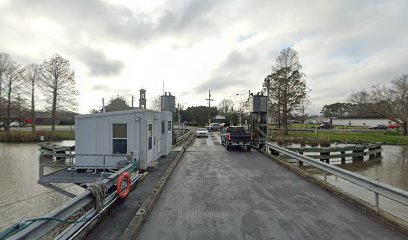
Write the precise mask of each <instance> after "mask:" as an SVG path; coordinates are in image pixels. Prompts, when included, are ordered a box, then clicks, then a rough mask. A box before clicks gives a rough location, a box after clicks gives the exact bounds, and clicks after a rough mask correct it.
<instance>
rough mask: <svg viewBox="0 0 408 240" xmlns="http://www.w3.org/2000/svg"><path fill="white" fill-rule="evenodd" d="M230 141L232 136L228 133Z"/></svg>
mask: <svg viewBox="0 0 408 240" xmlns="http://www.w3.org/2000/svg"><path fill="white" fill-rule="evenodd" d="M228 141H231V134H229V133H228Z"/></svg>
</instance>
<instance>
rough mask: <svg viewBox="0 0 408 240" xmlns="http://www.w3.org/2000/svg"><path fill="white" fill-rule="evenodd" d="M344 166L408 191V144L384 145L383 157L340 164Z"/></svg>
mask: <svg viewBox="0 0 408 240" xmlns="http://www.w3.org/2000/svg"><path fill="white" fill-rule="evenodd" d="M340 166H341V167H342V168H344V169H347V170H350V171H352V172H357V173H360V174H361V175H364V176H367V177H370V178H373V179H376V180H379V181H381V182H384V183H387V184H390V185H392V186H394V187H397V188H401V189H404V190H405V191H408V146H389V145H386V146H383V152H382V159H373V160H367V161H365V162H357V163H352V164H344V165H340Z"/></svg>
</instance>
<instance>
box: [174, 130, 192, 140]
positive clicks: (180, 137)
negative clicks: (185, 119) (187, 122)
mask: <svg viewBox="0 0 408 240" xmlns="http://www.w3.org/2000/svg"><path fill="white" fill-rule="evenodd" d="M190 132H191V129H189V130H188V131H187V132H186V133H185V134H183V135H181V136H179V137H177V139H176V143H179V142H181V141H183V140H184V139H185V138H186V137H187V136H188V135H189V134H190Z"/></svg>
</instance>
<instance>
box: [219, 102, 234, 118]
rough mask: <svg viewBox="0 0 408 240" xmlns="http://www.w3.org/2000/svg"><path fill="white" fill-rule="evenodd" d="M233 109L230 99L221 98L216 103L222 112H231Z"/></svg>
mask: <svg viewBox="0 0 408 240" xmlns="http://www.w3.org/2000/svg"><path fill="white" fill-rule="evenodd" d="M233 109H234V102H233V101H232V100H230V99H223V100H221V102H220V103H219V104H218V110H219V111H220V112H222V113H224V114H226V113H228V112H231V111H232V110H233Z"/></svg>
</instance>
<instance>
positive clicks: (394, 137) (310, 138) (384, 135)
mask: <svg viewBox="0 0 408 240" xmlns="http://www.w3.org/2000/svg"><path fill="white" fill-rule="evenodd" d="M272 137H273V138H275V140H276V141H280V142H281V143H285V142H294V143H307V144H310V143H311V144H312V145H315V144H320V143H323V145H327V144H330V143H333V142H341V143H353V144H360V143H375V142H382V143H384V144H389V145H406V144H408V137H407V136H403V135H398V134H396V132H394V131H385V132H384V131H370V132H332V131H320V132H318V133H317V134H316V133H314V132H289V136H283V135H281V134H280V132H277V131H275V132H273V134H272Z"/></svg>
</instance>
